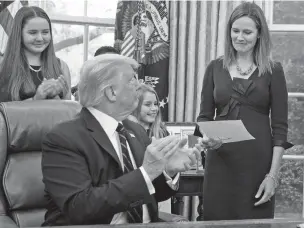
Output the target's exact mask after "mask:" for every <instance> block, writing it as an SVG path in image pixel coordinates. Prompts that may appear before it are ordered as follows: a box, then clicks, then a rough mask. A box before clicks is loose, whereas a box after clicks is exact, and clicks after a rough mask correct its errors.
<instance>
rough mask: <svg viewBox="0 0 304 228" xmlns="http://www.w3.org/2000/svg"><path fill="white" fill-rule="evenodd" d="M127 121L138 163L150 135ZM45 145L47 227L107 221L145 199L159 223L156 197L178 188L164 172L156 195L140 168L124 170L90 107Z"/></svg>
mask: <svg viewBox="0 0 304 228" xmlns="http://www.w3.org/2000/svg"><path fill="white" fill-rule="evenodd" d="M123 124H124V126H125V128H126V129H127V130H128V132H129V133H131V134H128V135H127V140H128V143H129V145H130V148H131V151H132V154H133V156H134V160H135V162H136V164H137V167H140V166H141V165H142V162H143V157H144V152H145V150H146V147H147V145H148V144H150V139H149V138H148V137H147V134H146V132H145V131H144V129H143V128H142V127H141V126H139V125H138V124H136V123H133V122H131V121H128V120H125V121H123ZM132 135H133V136H135V137H133V136H132ZM42 150H43V154H42V173H43V182H44V183H45V191H46V197H47V201H48V202H47V213H46V215H45V222H44V224H43V226H55V225H77V224H83V225H89V224H109V223H110V222H111V220H112V218H113V216H114V215H115V214H116V213H119V212H124V211H127V210H128V209H129V208H131V207H134V206H137V205H142V204H147V206H148V210H149V215H150V217H151V222H156V221H158V207H157V202H160V201H164V200H166V199H168V198H170V197H171V196H172V195H173V194H174V193H175V192H174V191H173V190H172V189H171V188H170V187H169V186H168V185H167V183H166V180H165V177H164V176H163V175H160V176H159V177H158V178H157V179H155V180H154V181H153V185H154V187H155V191H156V193H155V194H153V195H150V194H149V191H148V188H147V185H146V182H145V180H144V178H143V176H142V174H141V171H140V170H139V169H137V170H134V171H132V172H130V173H128V174H125V175H123V171H122V168H121V165H120V162H119V159H118V156H117V153H116V151H115V149H114V147H113V146H112V143H111V142H110V140H109V138H108V136H107V135H106V133H105V132H104V130H103V129H102V127H101V126H100V124H99V122H98V121H97V120H96V119H95V117H94V116H93V115H92V114H91V113H90V112H89V111H88V110H87V109H86V108H83V109H82V110H81V112H80V113H79V114H78V116H77V117H76V118H75V119H73V120H71V121H68V122H64V123H61V124H59V125H57V126H56V127H55V128H54V129H52V130H51V131H50V132H49V133H48V134H47V135H46V137H45V139H44V141H43V143H42Z"/></svg>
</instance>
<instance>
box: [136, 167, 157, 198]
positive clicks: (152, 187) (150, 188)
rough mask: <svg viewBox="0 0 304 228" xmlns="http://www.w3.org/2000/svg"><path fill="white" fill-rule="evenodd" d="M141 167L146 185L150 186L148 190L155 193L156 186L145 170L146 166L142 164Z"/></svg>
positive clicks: (151, 193)
mask: <svg viewBox="0 0 304 228" xmlns="http://www.w3.org/2000/svg"><path fill="white" fill-rule="evenodd" d="M139 169H140V171H141V174H142V175H143V177H144V179H145V182H146V185H147V187H148V190H149V193H150V195H153V194H155V188H154V186H153V184H152V181H151V180H150V177H149V175H148V174H147V172H146V170H145V169H144V167H142V166H141V167H140V168H139Z"/></svg>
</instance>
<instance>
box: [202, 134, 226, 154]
mask: <svg viewBox="0 0 304 228" xmlns="http://www.w3.org/2000/svg"><path fill="white" fill-rule="evenodd" d="M198 142H199V143H200V144H201V146H202V147H203V148H204V149H207V150H216V149H218V148H220V147H221V146H222V144H223V142H222V140H221V139H214V138H209V137H208V136H207V135H206V134H203V138H199V139H198Z"/></svg>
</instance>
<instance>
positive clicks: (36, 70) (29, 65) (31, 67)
mask: <svg viewBox="0 0 304 228" xmlns="http://www.w3.org/2000/svg"><path fill="white" fill-rule="evenodd" d="M29 68H30V69H31V70H32V71H34V72H36V73H38V72H39V71H41V67H40V68H39V69H38V70H35V69H34V68H33V67H32V66H31V65H29Z"/></svg>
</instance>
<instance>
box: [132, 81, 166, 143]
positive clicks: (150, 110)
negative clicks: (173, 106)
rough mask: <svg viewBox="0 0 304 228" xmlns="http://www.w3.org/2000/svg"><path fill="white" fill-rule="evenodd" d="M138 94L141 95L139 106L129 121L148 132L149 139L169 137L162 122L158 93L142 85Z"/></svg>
mask: <svg viewBox="0 0 304 228" xmlns="http://www.w3.org/2000/svg"><path fill="white" fill-rule="evenodd" d="M138 92H139V94H140V96H139V102H138V106H137V108H136V109H135V110H134V111H133V113H132V115H131V116H129V119H130V120H133V121H135V122H137V123H139V124H140V125H141V126H142V127H143V128H144V129H145V130H146V131H147V134H148V135H149V137H152V136H154V137H155V138H163V137H165V136H168V135H169V133H168V131H167V130H166V126H165V124H164V123H163V122H162V116H161V111H160V107H159V98H158V96H157V93H156V91H155V90H154V89H153V88H152V87H151V86H149V85H146V84H141V85H140V88H139V90H138Z"/></svg>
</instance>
